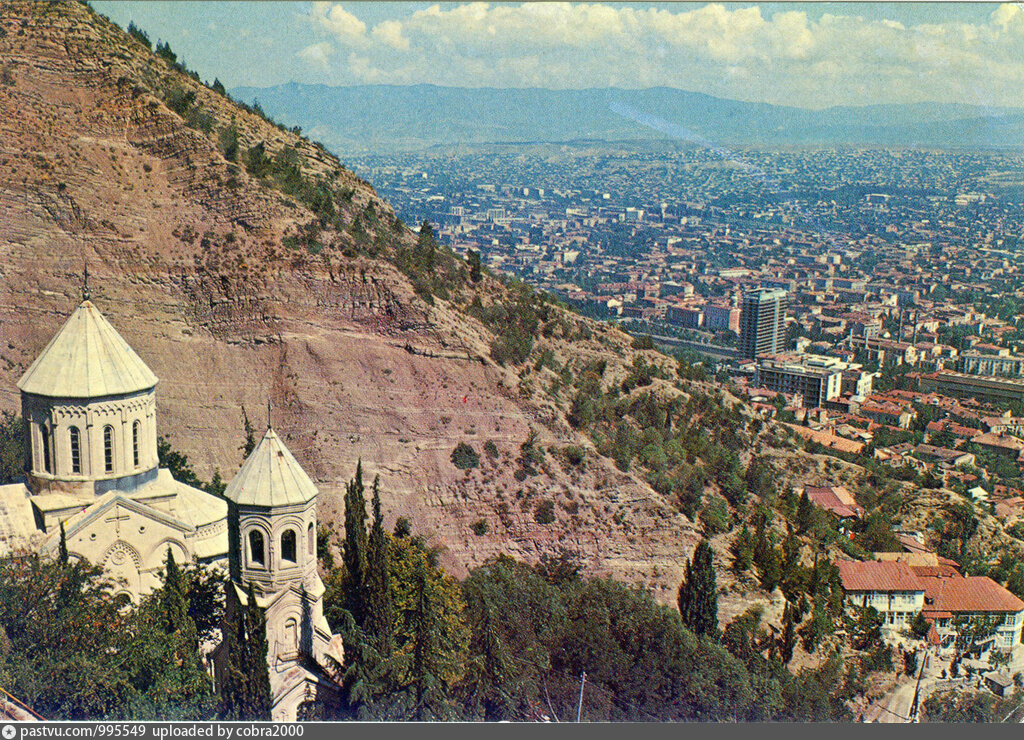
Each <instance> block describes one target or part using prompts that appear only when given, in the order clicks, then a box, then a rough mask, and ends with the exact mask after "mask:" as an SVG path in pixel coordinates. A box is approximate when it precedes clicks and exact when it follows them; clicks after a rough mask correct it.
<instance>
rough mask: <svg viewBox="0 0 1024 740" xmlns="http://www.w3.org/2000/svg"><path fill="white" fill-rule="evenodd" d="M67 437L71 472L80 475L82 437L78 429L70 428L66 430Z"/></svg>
mask: <svg viewBox="0 0 1024 740" xmlns="http://www.w3.org/2000/svg"><path fill="white" fill-rule="evenodd" d="M68 435H69V437H70V438H71V472H72V473H81V472H82V435H81V432H79V431H78V427H71V429H69V430H68Z"/></svg>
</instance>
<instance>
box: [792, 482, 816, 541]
mask: <svg viewBox="0 0 1024 740" xmlns="http://www.w3.org/2000/svg"><path fill="white" fill-rule="evenodd" d="M813 526H814V504H812V503H811V499H810V497H809V496H808V495H807V489H806V488H805V489H804V492H803V493H802V494H800V503H798V504H797V507H796V527H797V531H799V532H806V531H807V530H809V529H810V528H811V527H813Z"/></svg>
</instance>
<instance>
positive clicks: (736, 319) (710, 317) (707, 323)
mask: <svg viewBox="0 0 1024 740" xmlns="http://www.w3.org/2000/svg"><path fill="white" fill-rule="evenodd" d="M704 328H705V329H707V330H708V331H735V332H739V330H740V309H739V308H737V307H736V306H720V305H716V304H714V303H706V304H704Z"/></svg>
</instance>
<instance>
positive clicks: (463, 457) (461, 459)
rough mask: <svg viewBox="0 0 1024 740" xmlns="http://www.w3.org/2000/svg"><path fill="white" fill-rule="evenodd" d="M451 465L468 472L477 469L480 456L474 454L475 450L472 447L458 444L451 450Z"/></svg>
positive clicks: (462, 443)
mask: <svg viewBox="0 0 1024 740" xmlns="http://www.w3.org/2000/svg"><path fill="white" fill-rule="evenodd" d="M451 460H452V465H454V466H455V467H457V468H460V469H461V470H469V469H471V468H475V467H478V466H479V465H480V456H479V455H478V454H476V450H474V449H473V448H472V446H470V445H468V444H466V443H465V442H459V444H457V445H456V446H455V449H454V450H452V456H451Z"/></svg>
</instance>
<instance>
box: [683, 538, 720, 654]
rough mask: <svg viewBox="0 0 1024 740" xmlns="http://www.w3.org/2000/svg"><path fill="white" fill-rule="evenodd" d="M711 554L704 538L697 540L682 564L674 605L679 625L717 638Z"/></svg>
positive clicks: (699, 633)
mask: <svg viewBox="0 0 1024 740" xmlns="http://www.w3.org/2000/svg"><path fill="white" fill-rule="evenodd" d="M712 556H713V553H712V552H711V545H709V544H708V542H707V540H701V541H700V543H699V544H698V545H697V548H696V549H695V550H694V551H693V557H692V558H691V559H690V560H688V561H687V563H686V571H685V575H684V577H683V581H682V583H680V584H679V595H678V605H679V614H680V616H681V617H682V619H683V624H685V625H686V626H687V628H689V629H690V631H692V632H693V633H694V634H695V635H707V636H709V637H713V638H717V637H718V589H717V587H716V585H715V567H714V564H713V562H712Z"/></svg>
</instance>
